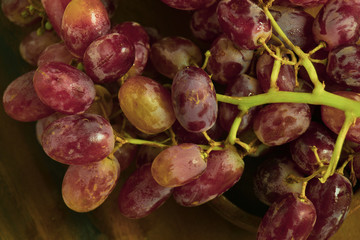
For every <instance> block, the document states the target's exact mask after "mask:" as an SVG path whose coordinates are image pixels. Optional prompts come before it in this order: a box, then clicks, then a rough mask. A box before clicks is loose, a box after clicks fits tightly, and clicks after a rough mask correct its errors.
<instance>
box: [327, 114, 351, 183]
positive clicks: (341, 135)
mask: <svg viewBox="0 0 360 240" xmlns="http://www.w3.org/2000/svg"><path fill="white" fill-rule="evenodd" d="M355 119H356V118H355V117H354V115H353V114H352V113H351V112H349V111H346V112H345V121H344V124H343V125H342V127H341V130H340V132H339V134H338V137H337V139H336V143H335V147H334V151H333V154H332V156H331V159H330V164H329V167H328V168H327V170H326V172H325V174H324V176H323V177H322V178H320V181H321V182H325V181H326V180H327V179H328V178H329V177H330V176H331V175H333V174H334V173H335V170H336V166H337V164H338V162H339V159H340V154H341V150H342V146H343V144H344V141H345V137H346V134H347V132H348V131H349V128H350V127H351V125H352V124H353V123H354V121H355Z"/></svg>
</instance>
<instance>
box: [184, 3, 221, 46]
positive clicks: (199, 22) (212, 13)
mask: <svg viewBox="0 0 360 240" xmlns="http://www.w3.org/2000/svg"><path fill="white" fill-rule="evenodd" d="M216 8H217V4H213V5H211V6H210V7H208V8H203V9H199V10H196V11H194V13H193V15H192V18H191V23H190V29H191V32H192V33H193V34H194V36H195V37H197V38H199V39H201V40H204V41H213V40H214V39H215V38H216V37H217V36H218V35H219V34H220V33H221V29H220V25H219V21H218V18H217V14H216Z"/></svg>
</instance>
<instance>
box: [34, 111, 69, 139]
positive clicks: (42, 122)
mask: <svg viewBox="0 0 360 240" xmlns="http://www.w3.org/2000/svg"><path fill="white" fill-rule="evenodd" d="M65 116H67V115H66V114H63V113H59V112H55V113H53V114H51V115H50V116H47V117H44V118H42V119H39V120H37V121H36V126H35V129H36V138H37V140H38V141H39V143H40V144H41V145H42V143H41V139H42V134H43V133H44V131H45V129H46V128H47V126H49V124H50V123H52V122H53V121H55V120H58V119H59V118H62V117H65Z"/></svg>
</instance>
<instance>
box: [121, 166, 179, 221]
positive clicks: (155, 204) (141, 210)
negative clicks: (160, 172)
mask: <svg viewBox="0 0 360 240" xmlns="http://www.w3.org/2000/svg"><path fill="white" fill-rule="evenodd" d="M172 192H173V188H168V187H163V186H160V185H159V184H158V183H157V182H156V181H155V180H154V179H153V177H152V175H151V164H145V165H143V166H141V167H140V168H138V169H136V170H135V171H134V172H133V173H132V174H131V175H130V177H129V178H128V179H127V180H126V182H125V183H124V185H123V186H122V187H121V190H120V194H119V208H120V212H121V214H123V215H124V216H126V217H128V218H134V219H138V218H143V217H146V216H147V215H149V214H150V213H151V212H153V211H155V210H156V209H158V208H159V207H160V206H161V205H162V204H163V203H164V202H165V201H166V200H167V199H168V198H169V197H170V196H171V193H172Z"/></svg>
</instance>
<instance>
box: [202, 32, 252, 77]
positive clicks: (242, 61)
mask: <svg viewBox="0 0 360 240" xmlns="http://www.w3.org/2000/svg"><path fill="white" fill-rule="evenodd" d="M210 53H211V55H210V57H209V62H208V65H207V67H206V70H208V72H209V74H211V79H212V80H214V81H216V82H218V83H221V84H226V83H229V82H230V81H231V80H232V79H233V78H235V77H236V76H238V75H239V74H241V73H245V72H246V71H247V70H248V68H249V66H250V63H251V60H252V58H253V55H254V51H253V50H246V49H239V48H238V47H236V46H235V45H234V44H233V42H232V41H231V40H230V39H229V38H227V37H226V36H225V35H221V36H219V37H218V38H217V39H216V40H215V41H214V42H213V43H212V46H211V48H210Z"/></svg>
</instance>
